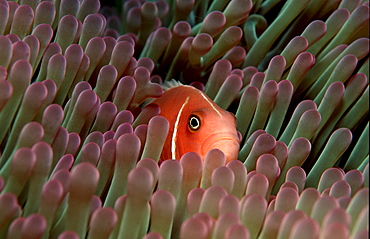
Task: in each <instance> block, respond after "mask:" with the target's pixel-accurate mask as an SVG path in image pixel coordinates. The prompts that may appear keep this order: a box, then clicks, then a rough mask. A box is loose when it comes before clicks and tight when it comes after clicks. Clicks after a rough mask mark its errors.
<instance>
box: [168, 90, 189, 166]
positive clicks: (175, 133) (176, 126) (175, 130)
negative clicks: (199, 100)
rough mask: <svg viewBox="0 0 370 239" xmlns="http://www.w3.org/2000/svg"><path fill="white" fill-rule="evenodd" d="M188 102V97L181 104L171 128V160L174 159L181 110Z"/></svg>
mask: <svg viewBox="0 0 370 239" xmlns="http://www.w3.org/2000/svg"><path fill="white" fill-rule="evenodd" d="M188 100H189V96H188V97H187V98H186V100H185V102H184V103H183V104H182V106H181V108H180V110H179V112H178V113H177V116H176V121H175V124H174V126H173V133H172V140H171V155H172V159H175V158H176V139H177V128H178V126H179V122H180V116H181V113H182V110H183V109H184V107H185V105H186V104H187V103H188Z"/></svg>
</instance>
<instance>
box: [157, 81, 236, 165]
mask: <svg viewBox="0 0 370 239" xmlns="http://www.w3.org/2000/svg"><path fill="white" fill-rule="evenodd" d="M152 103H155V104H157V105H159V107H160V108H161V113H160V115H161V116H163V117H165V118H166V119H167V120H168V121H169V124H170V125H169V126H170V128H169V132H168V136H167V138H166V142H165V144H164V147H163V151H162V154H161V160H167V159H180V158H181V156H182V155H183V154H185V153H187V152H196V153H198V154H199V155H200V156H201V157H202V159H203V161H204V157H205V155H206V153H207V152H208V151H209V150H211V149H220V150H221V151H222V152H223V153H224V154H225V157H226V163H227V162H229V161H231V160H234V159H237V158H238V152H239V144H240V139H239V135H238V132H237V130H236V120H235V117H234V115H233V114H232V113H230V112H227V111H225V110H224V109H222V108H220V107H219V106H218V105H217V104H216V103H214V102H213V101H212V100H211V99H210V98H209V97H208V96H207V95H206V94H204V93H203V92H202V91H200V90H198V89H196V88H195V87H192V86H188V85H179V86H175V87H172V88H169V89H168V90H166V91H165V92H164V93H163V95H162V96H161V97H159V98H157V99H154V100H153V101H152Z"/></svg>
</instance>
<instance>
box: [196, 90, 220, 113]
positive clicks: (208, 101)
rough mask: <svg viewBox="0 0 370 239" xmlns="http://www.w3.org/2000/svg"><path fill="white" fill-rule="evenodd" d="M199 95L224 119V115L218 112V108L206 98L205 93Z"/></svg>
mask: <svg viewBox="0 0 370 239" xmlns="http://www.w3.org/2000/svg"><path fill="white" fill-rule="evenodd" d="M199 94H200V95H201V96H202V97H203V98H204V99H205V100H206V101H207V102H208V103H209V104H210V105H211V107H212V108H213V109H214V110H215V111H216V112H217V114H218V115H219V116H220V117H221V118H222V114H221V113H220V111H218V110H217V109H216V107H215V106H214V105H213V104H212V102H210V101H209V99H208V98H207V97H205V96H204V93H203V92H199Z"/></svg>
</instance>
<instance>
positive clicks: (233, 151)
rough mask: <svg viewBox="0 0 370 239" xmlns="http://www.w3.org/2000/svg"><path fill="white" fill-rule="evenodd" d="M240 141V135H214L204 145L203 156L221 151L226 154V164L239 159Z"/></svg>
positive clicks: (222, 133)
mask: <svg viewBox="0 0 370 239" xmlns="http://www.w3.org/2000/svg"><path fill="white" fill-rule="evenodd" d="M239 148H240V140H239V137H238V134H237V133H236V132H235V133H234V134H233V133H224V132H219V133H213V134H211V135H209V136H208V137H207V138H206V139H205V140H204V141H203V143H202V147H201V151H202V155H206V154H207V152H208V151H210V150H212V149H219V150H221V151H222V152H223V153H224V154H225V158H226V163H228V162H230V161H231V160H234V159H238V154H239Z"/></svg>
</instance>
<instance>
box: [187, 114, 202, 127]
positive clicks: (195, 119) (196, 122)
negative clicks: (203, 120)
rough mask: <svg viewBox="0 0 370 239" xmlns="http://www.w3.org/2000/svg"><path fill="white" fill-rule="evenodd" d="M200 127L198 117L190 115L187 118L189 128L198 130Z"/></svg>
mask: <svg viewBox="0 0 370 239" xmlns="http://www.w3.org/2000/svg"><path fill="white" fill-rule="evenodd" d="M199 127H200V119H199V117H198V116H195V115H191V116H190V118H189V128H190V129H191V130H198V129H199Z"/></svg>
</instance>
